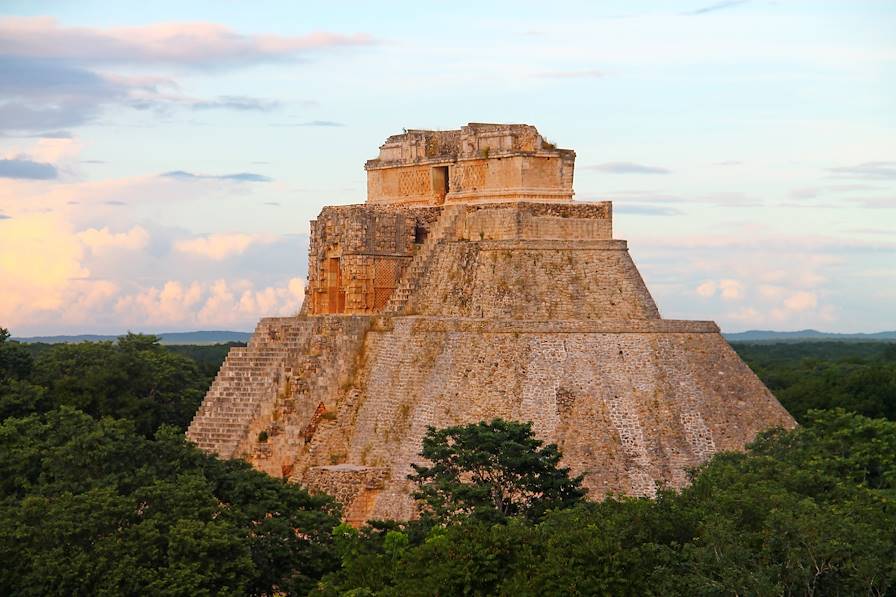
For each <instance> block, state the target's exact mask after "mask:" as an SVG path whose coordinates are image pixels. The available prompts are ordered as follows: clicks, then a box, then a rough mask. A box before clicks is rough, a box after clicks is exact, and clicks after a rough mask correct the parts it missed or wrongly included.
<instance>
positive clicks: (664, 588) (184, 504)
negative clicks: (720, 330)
mask: <svg viewBox="0 0 896 597" xmlns="http://www.w3.org/2000/svg"><path fill="white" fill-rule="evenodd" d="M825 344H826V345H827V346H826V347H824V348H813V347H812V346H802V347H801V345H796V344H791V345H787V347H786V348H776V347H767V346H763V347H761V348H759V347H745V346H737V347H736V348H737V349H738V351H739V352H741V354H742V355H743V356H744V359H745V360H746V361H747V362H748V363H749V364H750V365H751V366H752V367H753V368H754V369H755V370H756V371H757V373H758V374H759V375H760V377H762V378H763V380H765V381H766V383H768V384H769V386H770V387H771V388H772V389H773V391H775V392H776V394H777V395H778V396H779V398H780V399H781V400H782V402H783V403H784V405H785V406H787V407H788V408H789V409H790V410H791V412H793V413H794V414H795V415H796V416H797V417H798V418H799V420H800V422H801V423H802V425H801V426H800V427H798V428H797V429H795V430H793V431H782V430H770V431H768V432H766V433H764V434H762V435H760V436H759V437H758V438H757V440H756V442H755V443H754V444H753V445H752V446H751V447H750V448H749V449H748V450H747V452H746V453H743V454H730V453H726V454H718V455H716V456H715V457H714V458H712V459H711V460H710V461H709V462H708V463H706V464H705V465H703V466H702V467H700V468H699V469H698V470H696V471H693V473H692V475H693V476H692V484H691V485H690V487H688V488H687V489H685V490H683V491H681V492H673V491H666V490H661V491H660V493H659V495H658V497H657V499H655V500H648V499H638V498H625V497H611V498H609V499H605V500H603V501H601V502H591V501H587V500H585V499H584V491H583V490H582V479H581V478H579V477H574V476H571V475H570V473H569V471H568V470H567V469H565V468H564V467H562V466H561V465H560V459H561V454H560V452H559V451H558V449H557V447H556V446H554V445H545V444H543V443H542V442H540V441H539V440H538V439H536V438H535V437H534V436H533V435H532V431H531V427H530V426H529V425H528V424H526V423H517V422H509V421H502V420H500V419H499V420H495V421H491V422H482V423H477V424H473V425H464V426H458V427H449V428H446V429H430V430H429V431H428V433H427V434H426V436H425V438H424V442H423V445H422V452H421V457H420V459H419V461H418V463H417V464H416V465H415V466H414V472H413V474H412V476H411V479H412V480H413V481H414V482H415V483H416V485H417V492H416V496H415V497H416V498H417V499H418V501H419V505H420V511H421V517H420V519H419V520H416V521H413V522H396V521H373V522H371V524H369V525H367V526H365V527H363V528H361V529H354V528H352V527H350V526H347V525H345V524H340V522H339V509H338V506H337V505H336V504H335V503H334V502H333V501H332V500H330V499H329V498H327V497H325V496H319V495H318V496H312V495H309V494H308V493H307V492H306V491H304V490H303V489H302V488H300V487H298V486H295V485H289V484H286V483H285V482H283V481H282V480H278V479H273V478H271V477H268V476H267V475H265V474H263V473H260V472H257V471H254V470H252V469H251V468H250V467H249V466H248V465H246V464H245V463H242V462H239V461H220V460H218V459H216V458H214V457H212V456H209V455H207V454H204V453H202V452H200V451H199V450H197V449H196V448H195V447H194V446H192V445H191V444H189V442H187V441H186V440H185V438H184V434H183V431H184V430H185V428H186V425H187V424H188V423H189V420H190V418H191V417H192V415H193V413H194V412H195V409H196V408H197V407H198V405H199V402H200V401H201V399H202V396H203V394H204V392H205V391H206V389H207V387H208V384H209V383H210V380H211V378H212V376H213V375H214V372H215V371H216V370H217V367H218V365H219V364H220V360H223V356H224V354H226V347H218V348H214V349H212V348H209V347H181V348H175V349H171V348H169V347H162V346H160V345H159V343H158V341H157V338H154V337H151V336H141V335H133V334H131V335H127V336H123V337H122V338H120V339H119V340H118V342H114V343H111V342H100V343H82V344H76V345H52V346H50V345H43V346H34V345H22V344H18V343H16V342H12V341H10V340H9V335H8V333H7V332H6V330H2V329H0V594H3V595H97V594H114V595H130V594H140V595H143V594H152V595H156V594H158V595H304V594H316V595H354V596H361V595H511V594H513V595H520V596H523V595H567V594H568V595H680V594H693V595H725V594H730V595H887V594H896V531H894V529H896V422H893V421H892V420H888V418H889V419H893V416H892V412H893V411H892V405H893V399H894V398H893V393H892V381H893V365H894V363H896V358H894V357H896V354H894V352H896V351H893V352H890V348H889V347H888V346H886V345H878V346H877V347H872V348H868V347H858V348H856V345H850V346H852V347H853V349H854V350H853V351H852V352H850V348H831V343H825ZM891 346H892V345H891ZM821 351H827V352H821ZM838 351H839V352H838ZM819 406H822V407H825V408H828V410H817V408H818V407H819ZM831 407H834V408H831ZM888 409H890V410H888ZM866 415H869V416H866ZM871 417H877V418H871Z"/></svg>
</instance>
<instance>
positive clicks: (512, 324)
mask: <svg viewBox="0 0 896 597" xmlns="http://www.w3.org/2000/svg"><path fill="white" fill-rule="evenodd" d="M381 319H383V320H386V319H392V323H394V325H397V326H405V325H410V326H412V327H411V331H412V332H468V333H482V334H545V333H553V334H718V333H719V331H720V330H719V326H718V325H716V323H715V322H713V321H687V320H679V319H628V320H622V319H602V320H597V319H596V320H590V321H570V320H566V321H563V320H555V321H536V320H509V319H508V320H493V319H472V318H463V317H426V316H421V315H409V316H404V317H394V318H381ZM381 323H382V325H374V326H373V327H372V328H371V332H377V331H389V330H391V329H392V326H389V325H385V324H386V322H385V321H383V322H381Z"/></svg>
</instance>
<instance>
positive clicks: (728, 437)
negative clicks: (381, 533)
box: [293, 317, 794, 519]
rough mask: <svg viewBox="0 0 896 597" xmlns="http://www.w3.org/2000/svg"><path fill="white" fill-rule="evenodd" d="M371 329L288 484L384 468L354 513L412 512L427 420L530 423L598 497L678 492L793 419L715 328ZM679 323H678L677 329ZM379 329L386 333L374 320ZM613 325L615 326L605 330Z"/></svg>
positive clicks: (447, 322)
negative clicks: (692, 471) (331, 472)
mask: <svg viewBox="0 0 896 597" xmlns="http://www.w3.org/2000/svg"><path fill="white" fill-rule="evenodd" d="M386 323H387V324H388V325H386V327H380V328H377V327H376V326H374V328H372V331H371V332H370V333H368V335H367V339H366V342H365V346H364V348H363V353H364V355H365V356H364V358H363V359H362V361H361V362H362V363H363V366H362V367H361V368H360V370H359V372H358V376H357V377H356V378H355V382H354V385H353V386H352V388H350V389H349V390H347V391H346V392H345V394H343V401H342V403H340V404H339V405H338V406H337V408H336V415H335V418H334V420H333V421H332V424H331V425H329V426H328V427H327V428H326V429H321V430H319V431H318V432H317V434H316V435H315V437H314V439H313V440H312V446H311V449H309V450H307V451H306V452H304V454H305V455H304V456H302V457H301V458H300V460H304V461H305V462H304V463H301V464H300V463H297V466H296V470H297V471H299V470H304V471H305V472H304V473H297V474H295V475H294V476H293V480H296V481H299V482H304V483H306V484H311V485H312V486H313V485H314V484H315V483H316V482H317V481H315V479H316V477H315V474H316V473H312V472H311V471H313V470H315V467H319V466H326V465H330V464H332V463H331V462H328V461H327V458H328V457H329V455H332V454H334V453H335V454H338V455H339V458H340V461H341V462H342V463H348V464H351V465H354V466H359V467H369V468H370V469H376V470H386V471H388V474H387V475H385V476H384V477H383V478H382V479H383V480H382V487H381V488H377V489H376V491H375V492H373V493H368V494H367V496H366V498H365V500H366V501H365V504H366V505H364V504H354V505H352V504H350V507H351V508H354V510H353V511H354V512H355V516H358V515H360V514H359V511H361V513H362V514H363V515H364V517H365V518H366V517H383V518H392V517H395V518H399V519H401V518H408V517H412V516H414V505H413V502H412V499H411V497H410V493H411V491H412V488H411V487H410V485H409V483H408V482H407V481H406V475H407V474H408V473H410V471H411V469H410V466H409V465H410V463H411V462H419V460H420V459H419V456H418V455H417V454H418V452H419V449H420V442H421V440H422V437H423V434H424V433H425V431H426V427H427V426H428V425H433V426H436V427H442V426H446V425H454V424H461V423H467V422H474V421H480V420H488V419H491V418H493V417H503V418H507V419H514V420H530V421H533V423H534V429H535V432H536V434H537V435H538V436H539V437H541V438H543V439H545V440H547V441H552V442H556V443H558V445H559V446H560V448H561V450H562V451H563V454H564V461H563V462H564V464H565V465H568V466H570V467H571V468H572V470H573V472H574V473H577V474H578V473H583V474H585V486H586V487H587V488H588V490H589V492H590V494H591V495H592V496H593V497H598V496H601V495H605V494H607V493H609V492H618V493H627V494H634V495H646V496H650V495H653V494H654V493H655V492H656V489H657V487H658V486H659V485H660V484H664V485H668V486H671V487H681V486H683V485H684V484H685V483H686V480H687V477H686V469H687V468H688V467H691V466H694V465H697V464H699V463H701V462H703V461H705V460H706V458H708V457H709V456H710V455H711V454H713V453H715V452H716V451H719V450H739V449H742V448H743V446H744V445H745V444H746V443H748V442H749V441H751V440H752V438H753V437H754V436H755V434H756V433H757V432H758V431H760V430H762V429H765V428H768V427H772V426H777V425H780V426H785V427H790V426H792V425H793V424H794V422H793V420H792V419H791V418H790V416H789V415H788V414H787V413H786V411H784V409H783V408H782V407H781V406H780V404H778V402H777V401H776V400H775V399H774V397H773V396H772V395H771V394H770V393H769V392H768V390H766V389H765V387H764V386H763V385H762V383H761V382H760V381H759V380H758V379H757V378H756V377H755V375H753V373H752V372H751V371H750V370H749V369H748V368H747V367H746V365H744V364H743V362H742V361H741V360H740V359H739V358H738V357H737V355H736V354H735V353H734V352H733V350H732V349H731V348H730V347H729V346H728V344H727V343H726V342H725V340H724V339H723V338H722V337H721V336H720V335H719V334H718V332H717V331H715V330H717V328H715V326H713V325H712V324H707V323H701V322H683V323H681V322H668V321H654V322H651V321H644V322H642V323H641V324H640V325H639V326H638V327H639V331H635V332H626V333H618V332H617V331H613V330H617V329H619V328H618V326H620V325H624V323H625V322H618V321H617V322H615V323H614V322H609V323H606V322H566V323H565V326H558V329H555V330H552V329H550V328H551V322H540V327H537V328H535V330H534V331H532V329H533V328H532V327H530V326H528V325H527V324H528V323H529V322H519V323H518V324H517V325H516V329H513V326H512V325H511V326H509V327H508V324H507V322H503V323H502V324H500V325H496V326H495V327H494V328H489V325H490V323H489V322H485V321H483V322H477V323H476V324H475V325H474V327H473V328H470V327H469V325H470V324H468V323H466V322H461V321H460V320H456V319H451V318H418V317H403V318H394V319H388V321H387V322H386ZM679 323H680V325H679ZM381 325H385V324H382V323H381ZM603 330H610V331H603Z"/></svg>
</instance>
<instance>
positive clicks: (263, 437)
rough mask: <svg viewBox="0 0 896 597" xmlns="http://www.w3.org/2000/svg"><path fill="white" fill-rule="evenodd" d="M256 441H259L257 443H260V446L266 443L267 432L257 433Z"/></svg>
mask: <svg viewBox="0 0 896 597" xmlns="http://www.w3.org/2000/svg"><path fill="white" fill-rule="evenodd" d="M258 441H259V443H262V444H263V443H264V442H266V441H268V432H267V431H262V432H261V433H259V434H258Z"/></svg>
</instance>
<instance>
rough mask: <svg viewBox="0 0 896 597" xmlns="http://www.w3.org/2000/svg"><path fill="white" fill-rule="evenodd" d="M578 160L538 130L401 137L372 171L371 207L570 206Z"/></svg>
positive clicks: (500, 128) (498, 128) (488, 128)
mask: <svg viewBox="0 0 896 597" xmlns="http://www.w3.org/2000/svg"><path fill="white" fill-rule="evenodd" d="M574 166H575V152H574V151H571V150H568V149H558V148H557V147H556V146H554V145H553V144H551V143H548V142H547V141H545V140H544V138H543V137H542V136H541V135H539V134H538V131H537V130H536V129H535V127H533V126H528V125H507V124H482V123H471V124H469V125H467V126H465V127H463V128H462V129H461V130H459V131H425V130H411V131H406V132H405V133H403V134H401V135H393V136H391V137H389V138H388V139H387V140H386V143H385V144H383V145H382V146H380V153H379V156H378V157H377V158H376V159H373V160H369V161H368V162H367V163H366V164H365V166H364V167H365V169H366V170H367V202H368V203H369V204H373V205H441V204H443V203H477V202H494V201H521V200H526V201H545V202H554V201H560V202H568V201H570V200H571V198H572V196H573V175H574Z"/></svg>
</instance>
